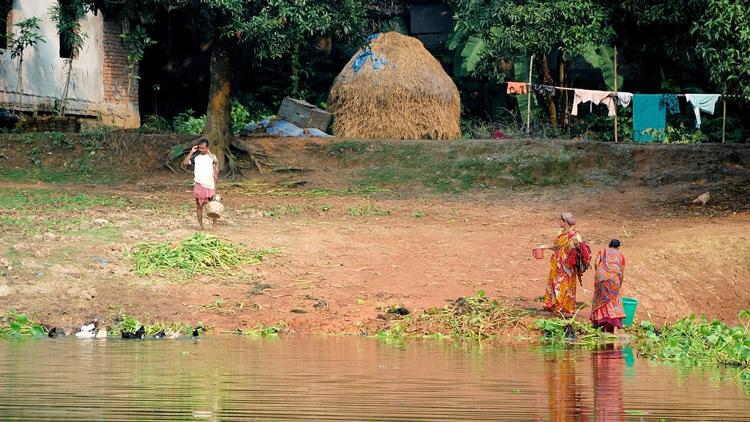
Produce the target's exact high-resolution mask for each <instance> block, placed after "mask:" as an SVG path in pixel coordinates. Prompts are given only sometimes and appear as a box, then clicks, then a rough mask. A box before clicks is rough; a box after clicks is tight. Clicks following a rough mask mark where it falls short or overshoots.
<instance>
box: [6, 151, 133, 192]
mask: <svg viewBox="0 0 750 422" xmlns="http://www.w3.org/2000/svg"><path fill="white" fill-rule="evenodd" d="M73 164H74V167H73V168H70V169H67V170H62V171H61V170H53V169H49V168H46V167H41V166H37V167H32V168H19V169H15V168H0V180H3V181H8V182H16V183H28V182H31V181H34V182H37V181H38V182H45V183H56V184H81V183H88V184H97V185H111V184H115V183H119V182H122V181H123V180H125V177H124V176H122V175H119V174H116V173H112V172H110V171H102V172H95V171H94V169H93V168H92V164H91V162H90V160H89V159H88V158H87V157H84V158H81V159H78V160H76V161H75V162H74V163H73Z"/></svg>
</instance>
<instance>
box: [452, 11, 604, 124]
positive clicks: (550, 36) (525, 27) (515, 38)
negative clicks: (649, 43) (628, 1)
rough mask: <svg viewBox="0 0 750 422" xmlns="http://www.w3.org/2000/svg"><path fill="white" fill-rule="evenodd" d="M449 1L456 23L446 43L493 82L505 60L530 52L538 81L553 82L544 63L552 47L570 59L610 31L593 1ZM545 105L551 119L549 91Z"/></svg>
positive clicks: (472, 69)
mask: <svg viewBox="0 0 750 422" xmlns="http://www.w3.org/2000/svg"><path fill="white" fill-rule="evenodd" d="M450 4H451V6H452V7H453V11H454V19H455V27H454V34H453V36H452V39H451V43H450V45H449V47H451V48H452V49H459V50H460V51H461V56H462V59H463V61H462V63H463V68H464V70H465V71H467V72H473V73H474V74H483V75H485V76H486V75H491V76H492V77H494V78H495V79H496V80H498V81H503V80H504V78H505V75H506V74H507V71H508V67H507V65H505V64H507V63H511V62H516V63H518V62H528V60H529V56H530V55H532V54H533V55H534V56H535V57H536V60H537V61H536V63H537V64H538V66H539V67H538V68H539V69H540V72H539V73H540V76H541V78H540V79H541V81H542V82H544V83H553V82H554V80H555V79H558V78H555V77H554V75H553V73H552V70H551V66H550V64H549V63H548V57H549V55H550V53H551V52H552V51H553V49H559V52H560V53H561V55H562V57H563V58H570V57H573V56H574V55H576V54H579V53H582V52H584V51H588V50H590V49H591V48H592V47H595V46H599V45H601V44H604V43H605V42H606V41H607V40H608V38H609V37H610V36H611V35H612V30H611V28H610V26H609V25H608V13H607V9H606V8H605V7H604V6H603V5H602V2H600V1H596V0H581V1H569V0H531V1H526V0H493V1H476V0H452V1H451V2H450ZM516 68H517V69H519V70H520V69H521V68H522V67H518V66H517V67H516ZM525 77H527V76H525V75H523V76H522V75H516V78H518V79H520V78H523V79H525ZM547 109H548V115H549V117H550V120H551V122H552V123H553V124H555V123H556V114H557V113H556V110H555V104H554V101H553V100H552V97H551V96H549V97H548V101H547Z"/></svg>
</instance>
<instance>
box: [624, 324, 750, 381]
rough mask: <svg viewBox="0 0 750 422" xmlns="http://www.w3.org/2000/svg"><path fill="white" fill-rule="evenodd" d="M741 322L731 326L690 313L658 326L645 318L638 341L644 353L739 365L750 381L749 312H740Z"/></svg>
mask: <svg viewBox="0 0 750 422" xmlns="http://www.w3.org/2000/svg"><path fill="white" fill-rule="evenodd" d="M739 318H740V322H741V324H739V325H737V326H733V327H729V326H727V325H726V324H724V323H723V322H721V321H710V322H709V321H708V320H706V318H705V317H697V316H691V317H689V318H685V319H681V320H679V321H677V322H675V323H674V324H670V325H665V326H664V327H662V328H657V327H656V326H655V325H654V324H653V323H652V322H650V321H643V322H641V325H640V327H639V329H638V331H637V337H636V344H637V346H638V351H639V352H640V354H641V355H642V356H646V357H651V358H655V359H661V360H667V361H676V362H680V363H685V364H688V365H703V364H719V365H723V366H731V367H738V368H741V370H742V378H743V379H744V380H745V381H750V311H742V312H740V314H739Z"/></svg>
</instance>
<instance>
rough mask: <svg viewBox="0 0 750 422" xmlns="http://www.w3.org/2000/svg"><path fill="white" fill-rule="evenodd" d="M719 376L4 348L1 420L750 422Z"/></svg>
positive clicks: (482, 356) (137, 348)
mask: <svg viewBox="0 0 750 422" xmlns="http://www.w3.org/2000/svg"><path fill="white" fill-rule="evenodd" d="M726 376H731V374H729V375H726ZM720 378H721V376H720V374H719V373H697V372H696V371H691V372H687V373H686V372H684V371H680V369H678V368H672V367H666V366H662V365H658V364H654V363H650V362H646V361H642V360H636V359H634V358H633V355H632V351H631V350H630V349H622V350H619V349H613V350H603V351H599V352H596V353H591V352H585V351H570V350H568V351H563V350H558V351H549V350H546V351H545V350H542V349H533V350H532V349H528V348H524V347H512V346H497V345H482V346H479V345H471V346H461V345H457V344H454V343H450V342H437V341H425V342H420V341H414V342H409V343H406V344H403V345H397V346H394V345H389V344H384V343H382V342H378V341H377V340H373V339H363V338H349V337H305V336H302V337H289V338H283V339H279V340H275V341H267V340H253V339H248V338H240V337H230V338H203V339H201V340H199V341H193V340H188V339H186V340H172V341H170V340H162V341H156V340H152V341H121V340H96V339H90V340H81V339H75V338H61V339H45V340H28V341H3V342H0V420H3V421H6V420H45V419H57V420H82V419H85V420H97V421H103V420H138V421H143V420H157V419H158V420H163V419H180V420H192V419H199V420H243V419H244V420H247V419H251V420H252V419H255V420H257V419H278V420H290V419H304V420H308V419H318V420H431V421H432V420H513V421H522V420H529V421H546V420H588V421H591V420H597V421H602V420H604V421H619V420H641V419H642V420H657V421H658V420H659V419H660V418H665V419H667V420H670V421H672V420H723V421H725V420H748V419H749V418H750V399H748V396H746V395H745V393H744V392H743V391H742V390H741V389H740V388H739V387H738V386H737V384H736V383H734V382H732V381H731V380H730V381H728V382H727V381H723V380H721V379H720Z"/></svg>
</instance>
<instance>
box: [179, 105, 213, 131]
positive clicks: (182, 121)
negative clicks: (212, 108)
mask: <svg viewBox="0 0 750 422" xmlns="http://www.w3.org/2000/svg"><path fill="white" fill-rule="evenodd" d="M194 114H195V111H193V110H191V109H188V110H185V111H184V112H182V113H180V114H178V115H177V116H175V118H174V119H173V120H172V129H173V130H174V131H175V132H176V133H183V134H188V135H199V134H201V133H202V132H203V128H204V127H205V126H206V115H205V114H204V115H203V116H200V117H195V116H194Z"/></svg>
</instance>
